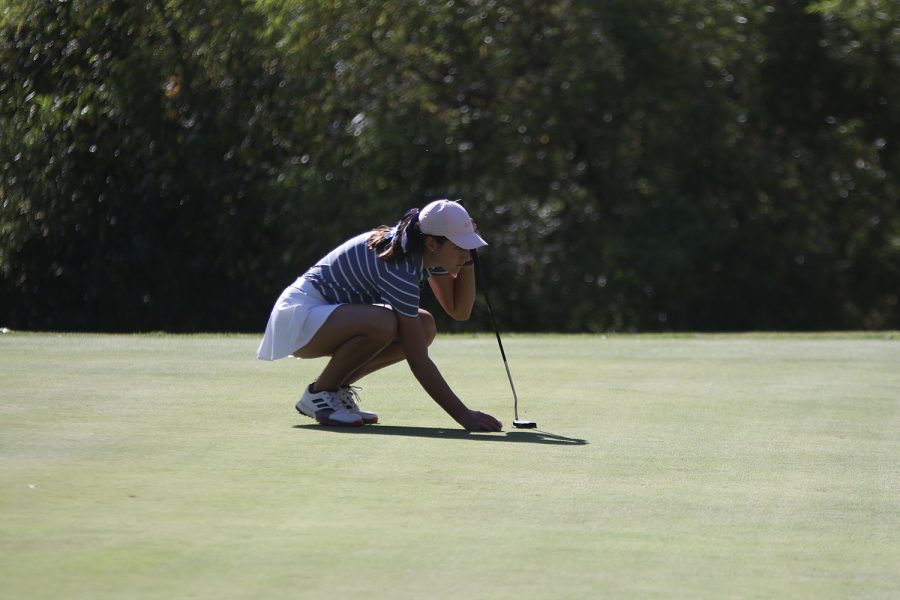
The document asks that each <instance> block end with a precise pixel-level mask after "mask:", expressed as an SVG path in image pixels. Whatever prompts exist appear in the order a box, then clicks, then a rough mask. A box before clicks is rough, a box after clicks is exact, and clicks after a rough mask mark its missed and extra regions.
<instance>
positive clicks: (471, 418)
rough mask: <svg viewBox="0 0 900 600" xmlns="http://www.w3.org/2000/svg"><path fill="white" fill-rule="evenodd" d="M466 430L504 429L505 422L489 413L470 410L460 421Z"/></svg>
mask: <svg viewBox="0 0 900 600" xmlns="http://www.w3.org/2000/svg"><path fill="white" fill-rule="evenodd" d="M459 424H460V425H462V426H463V427H465V428H466V431H503V423H501V422H500V421H498V420H497V419H495V418H494V417H492V416H491V415H489V414H487V413H483V412H481V411H479V410H470V411H469V412H468V413H467V414H466V415H465V416H464V417H463V418H462V419H461V420H460V422H459Z"/></svg>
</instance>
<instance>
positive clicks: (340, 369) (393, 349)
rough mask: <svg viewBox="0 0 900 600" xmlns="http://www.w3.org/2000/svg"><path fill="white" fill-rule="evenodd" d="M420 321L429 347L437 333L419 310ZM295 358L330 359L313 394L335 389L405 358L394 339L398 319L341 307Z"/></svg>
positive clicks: (376, 310) (381, 311) (384, 312)
mask: <svg viewBox="0 0 900 600" xmlns="http://www.w3.org/2000/svg"><path fill="white" fill-rule="evenodd" d="M419 321H420V322H421V323H422V326H423V327H424V333H425V339H426V340H427V341H428V343H429V344H430V343H431V341H432V340H433V339H434V336H435V331H436V329H435V324H434V317H432V316H431V314H430V313H429V312H428V311H425V310H421V309H420V310H419ZM294 356H296V357H298V358H319V357H322V356H331V360H330V361H328V364H327V365H326V366H325V369H324V370H323V371H322V373H321V374H320V375H319V377H318V379H317V380H316V383H315V385H314V386H313V391H318V390H323V389H326V390H328V389H337V388H338V387H340V386H341V385H347V384H350V383H353V382H355V381H358V380H359V379H361V378H362V377H364V376H365V375H368V374H370V373H373V372H374V371H377V370H378V369H383V368H384V367H387V366H389V365H392V364H394V363H397V362H399V361H401V360H403V359H404V357H405V355H404V354H403V348H402V346H401V344H400V342H399V339H398V336H397V317H396V316H395V315H394V313H393V311H391V310H390V309H387V308H384V307H380V306H371V305H359V304H344V305H341V306H339V307H338V308H336V309H335V310H334V312H333V313H331V316H329V317H328V319H327V320H326V321H325V323H324V324H323V325H322V327H321V328H320V329H319V331H317V332H316V335H315V336H314V337H313V339H312V340H310V341H309V343H308V344H307V345H306V346H304V347H303V348H301V349H299V350H297V351H296V352H294Z"/></svg>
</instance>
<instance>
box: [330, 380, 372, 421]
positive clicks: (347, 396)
mask: <svg viewBox="0 0 900 600" xmlns="http://www.w3.org/2000/svg"><path fill="white" fill-rule="evenodd" d="M357 390H359V388H358V387H354V386H352V385H342V386H341V387H340V388H338V391H337V398H338V401H339V402H340V403H341V404H342V405H343V406H344V408H345V409H347V411H348V412H350V413H352V414H354V415H359V416H360V418H361V419H362V420H363V423H364V424H365V425H374V424H375V423H377V422H378V415H377V414H376V413H373V412H370V411H368V410H363V409H361V408H360V407H359V404H357V403H356V400H357V398H359V393H358V392H357Z"/></svg>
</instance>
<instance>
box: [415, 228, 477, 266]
mask: <svg viewBox="0 0 900 600" xmlns="http://www.w3.org/2000/svg"><path fill="white" fill-rule="evenodd" d="M425 250H426V252H425V266H426V267H428V268H429V269H433V268H434V267H443V268H444V270H446V271H447V272H448V273H450V274H452V275H455V274H457V273H459V270H460V269H462V268H463V265H465V264H466V262H468V261H469V260H470V259H471V258H472V253H471V251H469V250H464V249H462V248H460V247H459V246H457V245H456V244H454V243H453V242H451V241H450V240H444V241H443V242H438V241H437V240H436V239H434V238H433V237H430V236H429V237H427V238H425Z"/></svg>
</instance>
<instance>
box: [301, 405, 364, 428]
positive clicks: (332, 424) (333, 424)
mask: <svg viewBox="0 0 900 600" xmlns="http://www.w3.org/2000/svg"><path fill="white" fill-rule="evenodd" d="M295 408H296V407H295ZM297 412H298V413H300V414H301V415H303V416H304V417H309V418H310V419H313V420H315V421H316V422H317V423H318V424H319V425H325V426H326V427H362V426H363V424H364V421H363V420H362V419H360V420H359V421H354V422H353V423H344V422H342V421H333V420H331V419H329V418H328V415H323V416H321V417H318V416H313V415H308V414H306V413H305V412H303V411H302V410H300V409H299V408H297Z"/></svg>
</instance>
